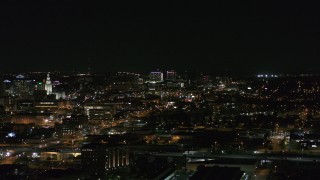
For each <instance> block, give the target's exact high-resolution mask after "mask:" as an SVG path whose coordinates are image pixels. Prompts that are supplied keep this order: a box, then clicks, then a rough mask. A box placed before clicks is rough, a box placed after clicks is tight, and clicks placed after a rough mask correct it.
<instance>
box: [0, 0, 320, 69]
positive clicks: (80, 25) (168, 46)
mask: <svg viewBox="0 0 320 180" xmlns="http://www.w3.org/2000/svg"><path fill="white" fill-rule="evenodd" d="M151 2H152V3H150V2H148V3H146V2H143V3H142V2H141V1H139V2H137V1H132V2H131V3H128V2H126V1H117V3H104V4H98V3H96V2H95V1H94V2H93V1H87V2H82V1H69V0H63V1H62V0H61V1H58V0H46V1H45V0H44V1H37V2H34V1H32V2H31V1H27V2H26V1H17V0H2V1H1V5H0V33H1V36H0V38H1V39H0V48H1V49H0V61H1V64H0V72H1V71H2V72H5V71H52V70H63V71H71V70H80V71H82V70H85V69H86V68H88V67H91V68H92V69H93V70H94V71H97V72H108V71H118V70H121V71H138V72H139V71H140V72H147V71H151V70H154V69H157V68H159V69H162V70H165V69H176V70H184V69H187V70H196V71H206V72H219V73H230V72H236V73H258V72H298V71H303V72H320V13H319V12H320V11H319V9H320V3H317V1H314V2H312V1H309V2H304V1H303V2H302V1H300V3H296V4H295V3H294V2H292V1H287V2H286V1H281V2H274V3H272V2H269V1H264V2H261V1H246V2H243V1H240V2H236V3H235V2H232V1H223V3H220V2H217V1H214V2H215V3H214V4H204V3H201V2H191V1H172V2H170V3H168V2H165V1H160V0H155V1H151ZM257 2H259V3H257ZM264 3H265V4H264Z"/></svg>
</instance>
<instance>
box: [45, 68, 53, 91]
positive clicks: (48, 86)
mask: <svg viewBox="0 0 320 180" xmlns="http://www.w3.org/2000/svg"><path fill="white" fill-rule="evenodd" d="M44 88H45V90H46V91H47V95H49V94H52V84H51V80H50V74H49V73H48V74H47V79H46V84H45V86H44Z"/></svg>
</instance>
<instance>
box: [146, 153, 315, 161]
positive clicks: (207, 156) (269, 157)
mask: <svg viewBox="0 0 320 180" xmlns="http://www.w3.org/2000/svg"><path fill="white" fill-rule="evenodd" d="M150 155H153V156H167V157H170V156H171V157H182V156H185V157H189V158H203V159H254V160H259V159H260V160H261V159H266V160H273V161H274V160H286V161H292V162H320V158H315V157H312V158H311V157H289V156H285V155H282V156H273V155H242V154H221V155H215V154H209V153H194V154H183V153H150Z"/></svg>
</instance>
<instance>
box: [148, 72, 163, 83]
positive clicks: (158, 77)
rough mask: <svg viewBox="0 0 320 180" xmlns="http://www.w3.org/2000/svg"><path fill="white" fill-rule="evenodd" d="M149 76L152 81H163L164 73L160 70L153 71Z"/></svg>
mask: <svg viewBox="0 0 320 180" xmlns="http://www.w3.org/2000/svg"><path fill="white" fill-rule="evenodd" d="M149 77H150V81H151V82H161V81H163V73H162V72H160V71H155V72H151V73H150V76H149Z"/></svg>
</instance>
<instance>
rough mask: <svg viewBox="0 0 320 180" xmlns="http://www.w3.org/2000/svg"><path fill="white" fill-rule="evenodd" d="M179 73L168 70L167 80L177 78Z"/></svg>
mask: <svg viewBox="0 0 320 180" xmlns="http://www.w3.org/2000/svg"><path fill="white" fill-rule="evenodd" d="M176 75H177V73H176V72H175V71H174V70H171V71H167V80H171V81H172V80H175V79H176Z"/></svg>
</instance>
